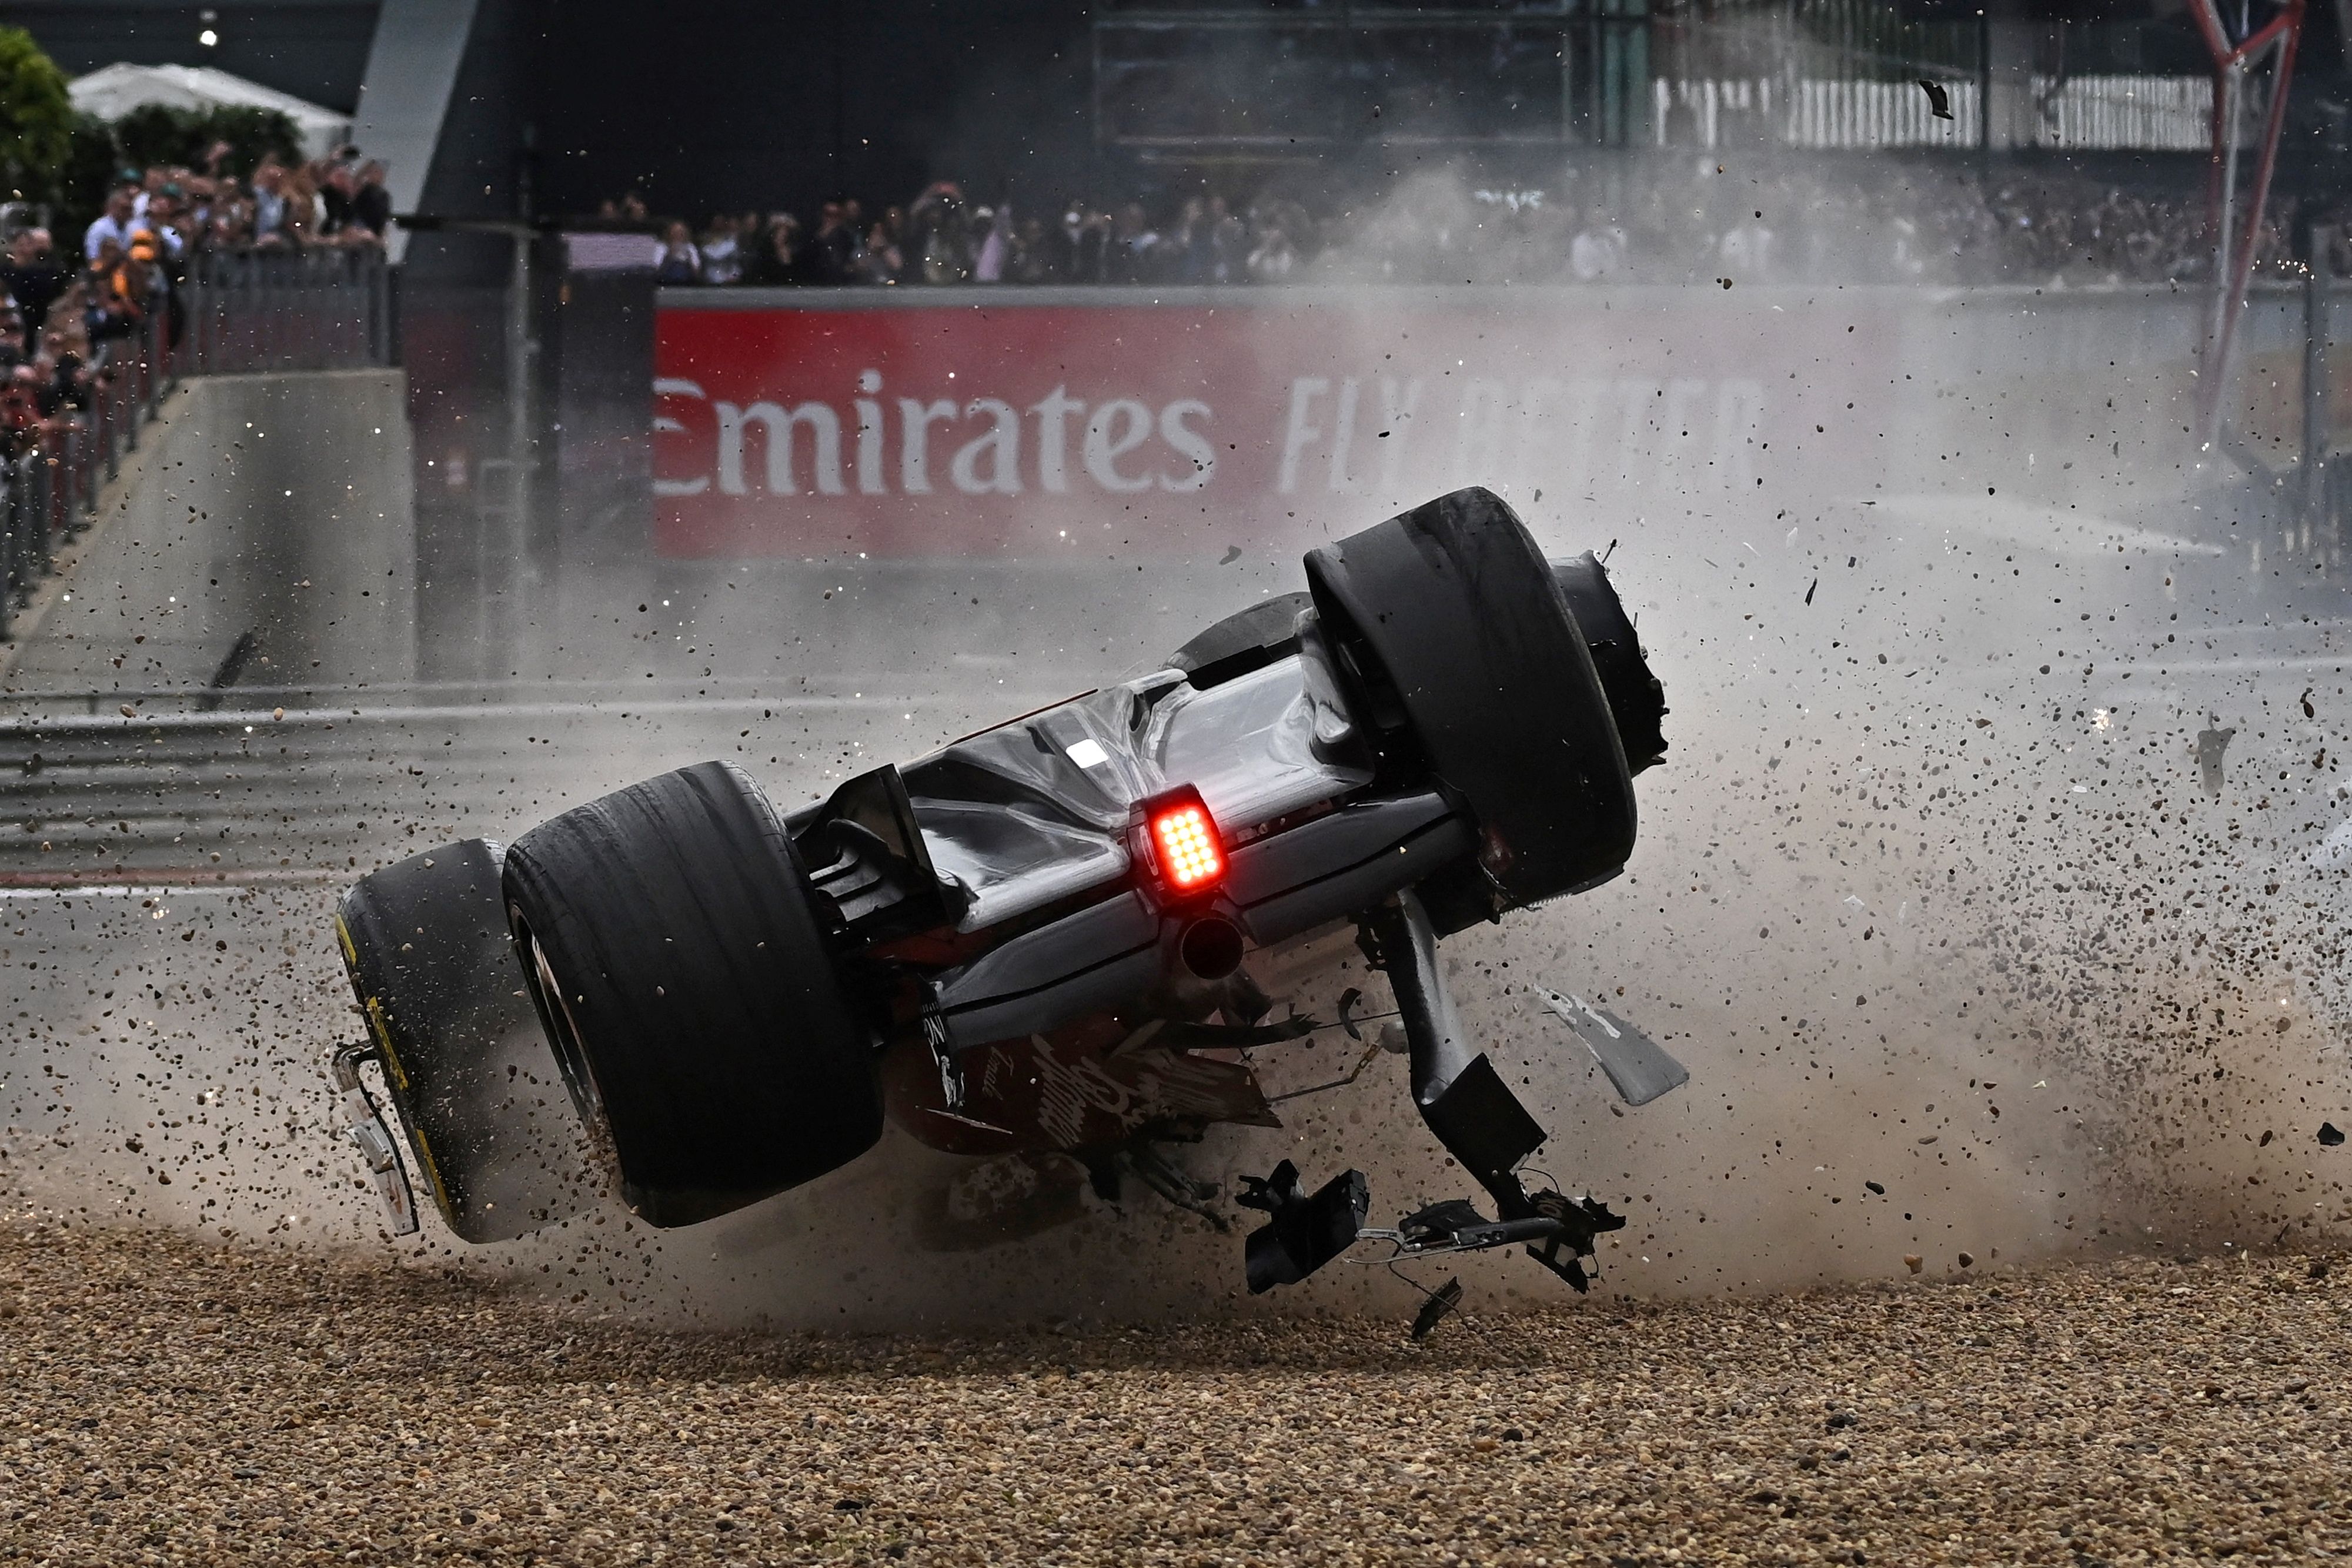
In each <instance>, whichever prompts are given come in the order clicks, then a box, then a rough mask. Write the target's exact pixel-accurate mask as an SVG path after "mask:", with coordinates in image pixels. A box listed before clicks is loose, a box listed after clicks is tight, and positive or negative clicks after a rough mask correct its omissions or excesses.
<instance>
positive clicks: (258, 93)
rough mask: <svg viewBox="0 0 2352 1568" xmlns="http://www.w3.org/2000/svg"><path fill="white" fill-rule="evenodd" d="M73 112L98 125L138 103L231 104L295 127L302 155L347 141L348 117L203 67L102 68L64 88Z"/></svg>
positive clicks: (190, 106) (187, 106)
mask: <svg viewBox="0 0 2352 1568" xmlns="http://www.w3.org/2000/svg"><path fill="white" fill-rule="evenodd" d="M67 90H68V92H69V93H70V94H71V95H72V98H73V104H74V107H75V108H76V109H79V110H83V111H84V112H86V113H89V114H94V115H96V116H98V118H99V119H100V120H120V119H121V118H122V117H123V116H124V115H126V114H128V113H130V112H131V110H134V109H137V108H139V107H140V106H141V105H142V104H149V103H162V104H169V105H170V106H171V107H173V108H174V109H210V108H213V107H215V105H223V104H226V105H236V106H240V107H250V108H254V109H274V110H279V111H280V112H282V113H283V114H284V115H285V116H286V117H287V118H288V119H289V120H292V121H293V122H294V126H295V129H296V130H298V131H300V132H301V134H302V153H303V156H305V157H307V158H320V157H324V156H325V155H326V154H327V153H329V152H333V151H334V149H335V148H336V147H338V146H339V145H341V143H343V142H345V141H349V140H351V134H352V117H351V116H350V115H348V114H338V113H337V112H335V111H334V110H331V109H324V108H321V107H320V106H319V105H318V104H315V103H311V102H309V101H307V100H306V99H299V98H296V97H295V96H294V95H293V94H291V93H285V92H278V91H277V90H275V89H270V88H266V87H264V86H262V85H261V84H260V83H259V82H254V81H247V80H246V79H245V78H243V77H238V76H231V75H229V73H228V72H226V71H216V70H214V69H212V68H209V67H206V66H134V65H131V64H128V63H118V64H115V65H110V66H106V67H102V68H100V69H98V70H94V71H92V72H90V73H89V75H88V76H86V77H77V78H74V81H73V82H72V84H71V85H70V86H69V87H68V89H67Z"/></svg>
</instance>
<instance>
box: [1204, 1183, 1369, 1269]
mask: <svg viewBox="0 0 2352 1568" xmlns="http://www.w3.org/2000/svg"><path fill="white" fill-rule="evenodd" d="M1234 1202H1235V1203H1238V1204H1240V1205H1241V1206H1242V1207H1244V1208H1255V1209H1263V1210H1264V1211H1265V1213H1266V1214H1267V1215H1269V1216H1271V1217H1272V1218H1269V1219H1267V1221H1266V1222H1265V1224H1264V1225H1261V1226H1259V1227H1258V1228H1256V1229H1255V1230H1253V1231H1251V1232H1250V1234H1249V1239H1248V1240H1247V1241H1246V1242H1244V1244H1243V1247H1244V1250H1243V1267H1244V1270H1245V1271H1246V1273H1247V1275H1248V1278H1249V1288H1250V1294H1251V1295H1253V1296H1258V1295H1264V1294H1265V1292H1266V1291H1270V1290H1272V1289H1274V1287H1275V1286H1276V1285H1296V1284H1297V1283H1298V1281H1301V1280H1304V1279H1305V1278H1307V1275H1309V1274H1312V1273H1313V1272H1315V1270H1318V1269H1320V1268H1321V1267H1323V1265H1324V1264H1326V1263H1328V1262H1329V1261H1331V1260H1332V1259H1334V1258H1337V1257H1338V1256H1339V1254H1340V1253H1342V1252H1345V1251H1346V1250H1347V1249H1349V1248H1350V1247H1353V1246H1354V1245H1355V1244H1356V1238H1357V1236H1358V1235H1359V1234H1360V1233H1361V1231H1362V1230H1363V1228H1364V1216H1365V1214H1366V1213H1367V1212H1368V1211H1369V1210H1370V1208H1371V1204H1372V1198H1371V1190H1370V1186H1368V1185H1367V1184H1366V1182H1365V1180H1364V1173H1363V1172H1361V1171H1341V1172H1340V1173H1339V1175H1338V1176H1333V1177H1332V1178H1331V1179H1330V1180H1329V1181H1328V1182H1325V1183H1324V1184H1323V1186H1321V1188H1320V1189H1318V1191H1317V1192H1316V1194H1315V1195H1314V1196H1313V1197H1308V1196H1307V1190H1306V1189H1305V1188H1304V1187H1302V1186H1299V1183H1298V1167H1297V1166H1295V1165H1292V1164H1291V1163H1290V1162H1289V1161H1288V1160H1285V1161H1283V1162H1282V1163H1281V1164H1280V1165H1278V1166H1275V1167H1274V1174H1273V1175H1271V1176H1244V1177H1242V1190H1241V1191H1240V1192H1239V1193H1237V1194H1235V1195H1234Z"/></svg>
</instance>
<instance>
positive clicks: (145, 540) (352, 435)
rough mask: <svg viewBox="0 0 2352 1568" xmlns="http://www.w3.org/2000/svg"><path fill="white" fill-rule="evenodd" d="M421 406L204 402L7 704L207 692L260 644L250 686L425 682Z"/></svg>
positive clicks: (46, 620) (359, 390)
mask: <svg viewBox="0 0 2352 1568" xmlns="http://www.w3.org/2000/svg"><path fill="white" fill-rule="evenodd" d="M403 395H404V393H403V384H402V379H401V376H400V373H399V372H398V371H375V370H369V371H317V372H308V373H303V374H292V375H265V376H220V377H212V378H207V379H204V380H198V381H192V382H187V383H186V384H185V385H184V386H183V388H182V389H181V390H180V391H179V392H177V393H175V394H174V395H173V397H172V398H171V399H170V400H169V401H168V402H166V404H165V407H164V413H163V418H162V419H160V420H159V421H158V422H157V423H154V424H152V425H150V426H149V427H148V428H147V429H146V430H145V431H143V432H142V434H141V436H140V442H139V448H138V451H137V452H136V453H135V454H132V455H130V456H128V457H127V458H126V460H125V462H124V465H123V468H122V472H121V477H120V478H119V479H118V480H117V481H116V483H115V484H114V485H112V486H109V487H108V489H107V492H106V494H105V496H104V497H103V499H102V504H101V508H100V517H99V519H98V522H97V524H96V525H95V527H94V528H92V529H91V531H90V532H89V533H88V534H86V535H84V536H83V537H82V538H81V539H80V540H79V542H78V543H77V544H76V546H75V547H74V549H72V550H71V551H70V552H68V555H67V556H66V558H65V559H64V560H63V561H62V562H61V566H60V570H59V572H58V576H57V577H56V578H55V579H53V580H51V581H50V582H49V583H47V584H46V585H45V586H44V590H43V592H42V594H41V596H40V599H39V600H38V601H37V602H36V604H35V606H34V608H33V610H32V612H30V613H28V614H27V615H26V617H25V618H24V619H23V620H22V621H20V622H18V623H17V626H16V635H17V638H18V641H17V642H16V643H14V644H12V645H10V646H9V647H8V648H6V649H5V650H0V688H5V690H7V691H11V692H16V693H58V692H93V693H123V694H132V693H141V692H151V691H168V690H179V689H186V688H201V687H203V686H205V685H206V684H207V683H209V682H210V681H212V680H213V678H214V677H215V674H216V673H217V672H219V671H220V669H221V667H222V664H223V663H224V661H226V659H227V658H228V656H229V653H230V652H231V651H232V650H233V649H234V648H235V647H236V643H237V640H238V638H239V637H240V636H242V635H243V634H244V633H246V632H253V633H254V635H255V637H256V639H257V643H258V646H257V649H256V650H255V653H254V656H253V657H252V658H251V659H250V660H248V661H247V664H246V666H245V668H244V671H243V673H242V676H241V682H240V684H242V685H247V686H274V685H304V684H309V683H314V682H315V683H322V684H324V683H332V684H338V685H341V684H359V683H367V684H370V685H376V684H382V683H387V682H403V681H408V680H412V679H414V678H415V668H416V651H415V588H414V579H415V570H414V560H415V550H414V549H413V546H412V536H413V528H414V525H413V524H412V522H411V508H410V477H409V473H410V465H409V440H408V424H407V419H406V415H405V413H404V406H403ZM264 660H267V661H268V663H267V664H264V663H263V661H264Z"/></svg>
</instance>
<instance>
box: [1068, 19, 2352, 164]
mask: <svg viewBox="0 0 2352 1568" xmlns="http://www.w3.org/2000/svg"><path fill="white" fill-rule="evenodd" d="M2347 6H2352V0H2339V3H2338V5H2337V8H2338V9H2343V8H2347ZM2226 9H2227V12H2228V15H2226V16H2224V15H2223V14H2222V12H2221V10H2220V9H2217V8H2215V7H2213V6H2211V5H2207V4H2205V0H2199V4H2197V5H2191V6H2189V7H2187V8H2185V9H2184V8H2182V7H2179V6H2172V7H2158V6H2154V5H2144V6H2137V7H2135V6H2130V5H2106V6H2099V7H2084V6H2066V5H2024V4H2010V5H2001V4H2000V3H1998V0H1996V3H1994V4H1990V5H1983V6H1977V5H1965V6H1963V5H1953V4H1947V3H1945V0H1904V3H1897V4H1888V3H1886V0H1762V3H1759V0H1691V3H1685V4H1679V5H1676V4H1669V3H1667V0H1486V3H1484V4H1478V3H1475V0H1473V3H1457V4H1453V5H1410V4H1406V3H1405V0H1271V3H1265V4H1259V5H1240V4H1236V3H1235V0H1119V3H1118V4H1114V5H1108V6H1106V7H1104V8H1103V9H1102V10H1101V11H1100V12H1099V13H1098V14H1097V17H1096V19H1095V21H1094V23H1093V29H1092V30H1093V58H1094V91H1095V102H1094V118H1095V129H1096V138H1097V143H1098V144H1099V145H1101V146H1104V147H1106V148H1118V149H1125V150H1128V151H1129V152H1134V153H1137V154H1140V155H1142V156H1144V157H1146V158H1150V159H1153V160H1155V161H1167V162H1198V161H1202V160H1204V159H1206V160H1215V161H1230V160H1233V159H1235V158H1248V157H1255V158H1266V159H1276V160H1290V159H1305V158H1308V157H1321V156H1326V155H1328V153H1329V152H1332V151H1333V150H1335V149H1344V148H1349V147H1354V146H1363V145H1370V146H1385V147H1399V146H1430V145H1447V146H1454V147H1470V148H1477V147H1486V148H1508V147H1528V146H1535V147H1542V146H1556V147H1562V148H1590V149H1604V148H1628V149H1639V148H1655V149H1666V148H1691V149H1699V150H1711V149H1718V148H1734V147H1787V148H1792V149H1802V150H1809V151H1881V150H1895V149H1945V150H1950V151H1956V152H2033V151H2040V152H2173V153H2191V154H2195V153H2206V152H2210V151H2211V150H2212V149H2213V148H2214V146H2215V141H2216V139H2215V131H2216V115H2217V105H2218V104H2219V103H2220V101H2221V100H2220V99H2217V96H2216V82H2217V80H2220V79H2221V78H2222V77H2223V76H2225V75H2226V73H2225V72H2221V71H2217V68H2216V58H2215V57H2214V56H2212V55H2211V54H2210V51H2209V48H2208V47H2207V46H2208V43H2209V38H2208V37H2207V36H2206V35H2207V34H2208V33H2209V32H2210V30H2211V29H2210V27H2208V26H2205V25H2204V23H2205V20H2206V18H2205V16H2204V14H2205V13H2207V12H2210V13H2211V14H2212V25H2213V26H2218V27H2220V28H2221V30H2222V32H2223V33H2224V34H2233V35H2234V36H2235V37H2237V38H2238V39H2239V40H2241V41H2242V38H2243V37H2246V36H2248V35H2251V34H2252V33H2255V32H2257V31H2259V30H2260V29H2261V27H2262V26H2263V25H2265V24H2267V23H2269V22H2271V21H2273V20H2274V19H2275V18H2276V17H2277V16H2280V15H2282V14H2284V13H2285V12H2287V11H2294V12H2296V13H2298V14H2299V13H2300V12H2301V10H2302V7H2301V6H2300V5H2275V4H2263V5H2252V6H2238V5H2232V6H2230V7H2227V8H2226ZM2241 13H2243V15H2242V16H2241V15H2240V14H2241ZM2332 20H2335V21H2336V26H2337V27H2339V28H2340V26H2341V21H2340V19H2332ZM2230 47H2235V44H2234V43H2232V44H2231V46H2230ZM1923 80H1927V81H1933V82H1935V83H1936V84H1937V87H1938V88H1940V89H1943V91H1944V93H1945V95H1946V99H1947V105H1948V110H1949V115H1950V117H1949V118H1948V119H1946V118H1941V117H1939V116H1938V115H1937V114H1936V113H1935V112H1934V106H1933V105H1932V104H1931V102H1930V99H1929V97H1928V95H1927V93H1926V92H1925V91H1923V90H1922V89H1921V88H1920V85H1919V84H1920V83H1921V82H1922V81H1923ZM2224 96H2228V95H2227V94H2225V95H2224ZM2228 107H2231V108H2233V109H2234V110H2235V111H2236V112H2237V113H2239V114H2241V115H2243V116H2245V117H2246V118H2247V120H2248V124H2247V125H2246V126H2245V127H2243V128H2242V129H2243V131H2244V132H2245V136H2246V140H2247V141H2249V142H2251V141H2252V138H2253V137H2254V136H2255V135H2257V134H2259V123H2258V122H2259V120H2260V118H2261V114H2260V110H2258V109H2257V108H2256V107H2255V106H2254V105H2253V104H2252V101H2251V99H2249V98H2248V96H2247V95H2244V94H2238V95H2236V96H2235V100H2234V103H2233V104H2232V105H2231V106H2228ZM2338 123H2339V125H2340V120H2339V122H2338ZM2338 134H2339V136H2340V131H2339V133H2338Z"/></svg>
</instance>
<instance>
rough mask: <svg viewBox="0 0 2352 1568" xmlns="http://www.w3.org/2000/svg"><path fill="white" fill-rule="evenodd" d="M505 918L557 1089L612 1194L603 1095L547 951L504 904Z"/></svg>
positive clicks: (615, 1175)
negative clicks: (566, 1096)
mask: <svg viewBox="0 0 2352 1568" xmlns="http://www.w3.org/2000/svg"><path fill="white" fill-rule="evenodd" d="M507 913H508V918H509V921H510V922H511V923H512V925H513V926H514V932H515V941H516V942H517V943H518V944H519V945H520V946H521V947H522V949H523V953H524V956H525V961H524V964H523V977H524V980H525V982H526V983H527V984H528V985H529V987H530V993H531V999H532V1000H533V1001H534V1002H536V1003H537V1004H538V1005H539V1016H540V1018H541V1020H542V1021H543V1022H544V1023H545V1024H546V1026H547V1035H548V1044H549V1045H550V1046H551V1047H552V1048H553V1049H554V1051H555V1065H556V1067H557V1069H558V1071H561V1072H562V1075H563V1087H564V1088H565V1089H566V1090H567V1091H568V1092H570V1093H571V1096H572V1109H573V1110H575V1111H577V1112H578V1113H580V1123H581V1126H582V1127H583V1129H584V1130H585V1132H586V1134H587V1141H588V1149H589V1155H590V1158H591V1160H592V1162H593V1164H594V1165H595V1166H597V1167H598V1168H599V1169H600V1170H601V1171H602V1172H603V1174H604V1176H605V1177H606V1178H607V1180H609V1181H610V1182H611V1184H612V1185H613V1186H614V1189H615V1190H616V1191H617V1190H619V1188H620V1186H622V1183H623V1180H624V1177H623V1175H622V1171H621V1157H620V1150H619V1148H618V1147H617V1146H616V1145H614V1141H613V1124H612V1121H611V1119H610V1118H609V1117H608V1116H606V1114H605V1113H604V1092H603V1091H602V1090H600V1089H599V1088H598V1087H597V1084H596V1070H595V1068H594V1067H593V1065H592V1064H591V1063H590V1061H589V1060H588V1053H587V1051H586V1050H585V1049H584V1048H583V1046H582V1044H581V1036H580V1025H579V1022H578V1020H577V1019H574V1018H573V1017H572V1004H571V1002H570V1001H569V1000H567V999H566V998H565V997H564V994H563V982H562V980H560V979H558V978H557V977H556V974H555V969H554V967H553V966H552V965H551V964H550V963H549V962H548V961H547V949H546V948H544V947H541V946H540V945H539V943H538V941H537V940H536V939H534V938H533V936H532V935H531V930H530V921H529V920H527V919H525V918H524V917H523V913H522V910H521V909H520V906H517V905H511V904H510V905H509V906H508V911H507Z"/></svg>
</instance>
